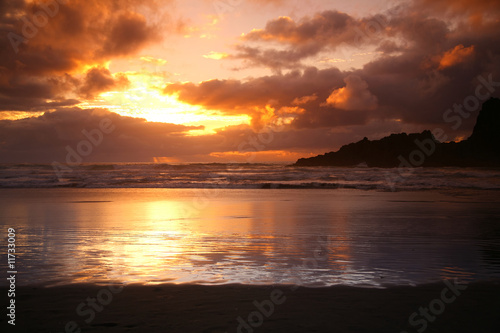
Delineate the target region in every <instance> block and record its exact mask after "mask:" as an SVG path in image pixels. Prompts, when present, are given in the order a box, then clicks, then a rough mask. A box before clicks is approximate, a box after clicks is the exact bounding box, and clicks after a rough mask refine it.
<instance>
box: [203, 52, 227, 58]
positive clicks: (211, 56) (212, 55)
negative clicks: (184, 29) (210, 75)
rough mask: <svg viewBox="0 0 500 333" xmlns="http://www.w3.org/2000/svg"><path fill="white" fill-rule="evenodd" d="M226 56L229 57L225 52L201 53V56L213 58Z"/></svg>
mask: <svg viewBox="0 0 500 333" xmlns="http://www.w3.org/2000/svg"><path fill="white" fill-rule="evenodd" d="M227 57H229V55H228V54H227V53H221V52H214V51H210V53H209V54H204V55H203V58H207V59H213V60H221V59H224V58H227Z"/></svg>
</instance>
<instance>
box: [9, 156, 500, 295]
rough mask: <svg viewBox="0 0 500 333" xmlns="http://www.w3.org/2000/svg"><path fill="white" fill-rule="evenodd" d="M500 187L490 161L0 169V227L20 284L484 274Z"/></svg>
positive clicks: (492, 250) (497, 225)
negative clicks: (11, 232) (9, 241)
mask: <svg viewBox="0 0 500 333" xmlns="http://www.w3.org/2000/svg"><path fill="white" fill-rule="evenodd" d="M499 188H500V170H498V169H468V168H464V169H460V168H436V169H414V170H397V169H374V168H363V167H359V168H329V167H324V168H298V167H290V166H286V165H278V164H244V165H228V164H188V165H166V164H87V165H81V166H78V167H74V168H72V171H68V170H66V171H65V172H63V173H60V174H59V175H57V174H56V173H55V172H54V169H53V168H52V166H50V165H38V164H37V165H33V164H22V165H3V166H1V167H0V225H1V230H3V231H4V236H3V237H5V239H6V237H7V229H8V228H14V229H15V231H16V232H15V233H16V260H17V270H18V276H19V280H18V284H19V285H42V286H59V285H67V284H75V283H92V284H109V283H116V282H120V283H125V284H130V283H139V284H161V283H175V284H180V283H195V284H203V285H213V284H233V283H240V284H254V285H270V284H271V285H273V284H298V285H304V286H310V287H322V286H332V285H354V286H360V287H371V288H385V287H387V286H392V285H420V284H426V283H432V282H437V281H442V280H443V279H455V278H457V279H460V280H464V281H488V280H494V279H498V278H500V205H499V203H500V196H499V195H498V194H499V193H500V192H498V189H499ZM0 260H2V262H7V253H6V251H3V252H2V253H1V258H0ZM0 283H1V285H6V282H5V281H2V282H0Z"/></svg>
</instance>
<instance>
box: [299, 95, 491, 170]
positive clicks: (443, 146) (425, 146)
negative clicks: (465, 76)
mask: <svg viewBox="0 0 500 333" xmlns="http://www.w3.org/2000/svg"><path fill="white" fill-rule="evenodd" d="M363 163H366V165H367V166H368V167H379V168H393V167H398V166H399V167H420V166H426V167H444V166H460V167H496V166H500V99H497V98H492V99H490V100H488V101H486V102H485V103H484V104H483V106H482V110H481V111H480V113H479V115H478V118H477V122H476V125H475V127H474V131H473V133H472V135H471V136H470V137H469V138H468V139H467V140H464V141H461V142H458V143H455V142H450V143H441V142H439V141H437V140H436V139H435V138H434V136H433V134H432V133H431V131H423V132H422V133H414V134H406V133H402V134H392V135H390V136H388V137H385V138H382V139H380V140H374V141H370V140H368V139H367V138H364V139H363V140H361V141H359V142H356V143H351V144H348V145H345V146H343V147H342V148H340V149H339V150H338V151H337V152H331V153H326V154H324V155H319V156H316V157H311V158H301V159H299V160H298V161H297V162H296V163H295V166H356V165H359V164H363Z"/></svg>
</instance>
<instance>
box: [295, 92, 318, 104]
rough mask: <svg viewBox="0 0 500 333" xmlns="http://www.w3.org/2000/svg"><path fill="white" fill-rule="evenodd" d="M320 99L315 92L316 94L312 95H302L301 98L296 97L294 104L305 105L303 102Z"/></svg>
mask: <svg viewBox="0 0 500 333" xmlns="http://www.w3.org/2000/svg"><path fill="white" fill-rule="evenodd" d="M317 99H318V95H316V94H314V95H311V96H302V97H300V98H298V97H297V98H296V99H294V100H293V102H292V104H293V105H303V104H307V103H309V102H312V101H315V100H317Z"/></svg>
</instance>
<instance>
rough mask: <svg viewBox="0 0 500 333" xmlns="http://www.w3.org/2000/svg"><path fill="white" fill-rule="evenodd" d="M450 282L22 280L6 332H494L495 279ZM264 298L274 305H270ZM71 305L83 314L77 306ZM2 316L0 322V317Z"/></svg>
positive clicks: (497, 322)
mask: <svg viewBox="0 0 500 333" xmlns="http://www.w3.org/2000/svg"><path fill="white" fill-rule="evenodd" d="M450 283H451V285H454V283H453V282H450ZM458 287H459V289H463V290H450V289H449V285H447V284H445V283H438V284H432V285H425V286H419V287H393V288H387V289H365V288H351V287H342V286H338V287H329V288H304V287H299V288H297V287H291V286H244V285H223V286H200V285H172V284H164V285H158V286H139V285H129V286H126V287H124V288H123V289H122V290H119V289H117V288H116V286H115V289H113V291H118V292H117V293H115V294H113V296H112V297H111V298H110V299H107V296H106V295H108V294H109V293H108V292H106V291H103V289H104V290H109V288H108V287H102V286H95V285H74V286H65V287H54V288H42V287H26V288H19V290H18V294H17V312H16V326H15V330H11V331H12V332H40V333H43V332H54V333H55V332H57V333H59V332H80V330H81V332H205V333H208V332H211V333H216V332H218V333H222V332H245V333H247V332H370V333H374V332H384V333H385V332H394V333H399V332H404V331H406V332H408V333H413V332H418V329H420V330H421V331H420V332H424V331H425V332H467V333H469V332H477V333H479V332H485V333H486V332H488V333H493V332H498V329H499V328H500V318H499V317H498V310H499V309H500V301H499V299H500V282H498V281H496V282H490V283H472V284H469V285H462V286H458ZM447 288H448V291H447V292H444V297H445V298H446V299H453V301H451V302H450V303H449V304H445V307H444V309H440V308H439V301H437V300H441V299H442V296H441V294H442V293H443V290H445V289H447ZM452 289H453V288H452ZM5 291H6V290H5V288H3V289H2V290H1V292H2V294H4V292H5ZM455 295H457V296H456V297H455ZM273 296H274V297H273ZM92 298H94V299H96V300H97V301H96V302H95V306H96V309H100V310H101V311H100V312H99V311H94V315H95V317H93V318H91V312H92V311H91V310H89V309H92V307H91V306H90V305H89V304H90V303H87V304H86V302H89V301H91V300H92ZM98 299H100V300H101V301H104V304H101V303H99V300H98ZM270 300H274V301H277V304H274V305H273V306H270V305H269V304H270ZM443 303H444V302H443ZM81 304H86V305H85V306H82V305H81ZM257 304H258V305H257ZM436 304H437V305H436ZM78 306H80V309H79V310H80V312H81V313H84V315H79V314H78V313H77V308H78ZM259 307H260V309H259ZM421 307H422V308H424V309H425V308H429V307H434V308H433V310H432V309H431V310H428V314H429V316H430V317H429V318H430V319H433V320H434V321H431V320H426V319H425V317H424V315H420V314H418V315H417V316H416V317H415V318H414V320H415V322H418V324H417V325H414V326H412V325H410V324H409V318H410V316H411V315H412V314H413V313H418V312H419V309H420V308H421ZM432 311H435V312H434V313H436V315H434V314H433V312H432ZM266 315H268V316H266ZM239 318H240V319H239ZM90 319H91V320H90ZM86 320H87V321H88V323H87V322H86ZM2 321H3V323H2V325H5V324H6V323H5V321H6V320H5V317H2ZM424 321H426V322H427V324H426V325H427V327H425V329H423V326H424ZM242 322H244V324H242ZM67 325H68V326H67ZM252 325H253V326H252ZM4 327H5V326H4ZM67 328H69V330H67V331H66V329H67ZM2 331H3V330H2Z"/></svg>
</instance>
